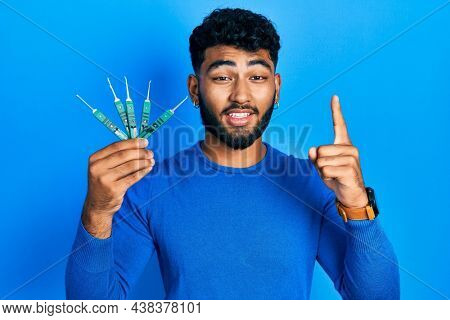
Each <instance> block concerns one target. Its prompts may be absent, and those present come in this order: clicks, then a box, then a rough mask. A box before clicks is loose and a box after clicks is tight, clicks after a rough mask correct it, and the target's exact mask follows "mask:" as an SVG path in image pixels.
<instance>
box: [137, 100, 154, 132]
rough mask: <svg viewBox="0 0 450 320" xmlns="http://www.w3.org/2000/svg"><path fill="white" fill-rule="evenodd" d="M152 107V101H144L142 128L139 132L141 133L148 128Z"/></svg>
mask: <svg viewBox="0 0 450 320" xmlns="http://www.w3.org/2000/svg"><path fill="white" fill-rule="evenodd" d="M151 107H152V104H151V102H150V101H148V100H147V101H144V107H143V108H142V118H141V128H140V130H139V131H140V132H142V131H144V130H145V129H147V127H148V122H149V118H150V108H151Z"/></svg>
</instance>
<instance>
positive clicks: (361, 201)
mask: <svg viewBox="0 0 450 320" xmlns="http://www.w3.org/2000/svg"><path fill="white" fill-rule="evenodd" d="M279 49H280V44H279V36H278V34H277V32H276V30H275V28H274V27H273V25H272V23H271V22H270V21H269V20H268V19H267V18H265V17H264V16H262V15H259V14H255V13H253V12H251V11H247V10H241V9H220V10H215V11H213V12H212V13H211V14H210V15H209V16H208V17H206V18H205V19H204V21H203V23H202V24H201V25H200V26H198V27H196V28H195V29H194V31H193V33H192V35H191V37H190V53H191V59H192V65H193V68H194V71H195V75H190V76H189V78H188V89H189V93H190V96H191V99H192V101H193V102H194V105H195V106H196V107H198V108H199V109H200V114H201V118H202V121H203V124H204V126H205V139H204V140H201V141H198V142H197V143H196V144H194V145H192V146H191V147H189V148H187V149H185V150H182V151H180V152H178V153H176V154H175V155H174V156H172V157H169V158H167V159H165V160H163V161H161V162H158V163H155V160H154V159H153V153H152V151H150V150H146V146H147V145H148V142H147V141H146V140H140V139H131V140H127V141H121V142H116V143H113V144H111V145H109V146H107V147H106V148H104V149H101V150H99V151H97V152H96V153H94V154H92V155H91V157H90V159H89V188H88V194H87V197H86V201H85V203H84V208H83V213H82V217H81V219H80V224H79V226H78V231H77V235H76V238H75V242H74V245H73V250H74V252H73V253H72V255H71V256H70V258H69V260H68V265H67V272H66V291H67V298H69V299H109V298H115V299H125V298H127V297H128V295H129V292H130V290H131V289H132V288H133V286H134V284H135V283H136V281H137V280H138V278H139V276H140V275H141V272H142V270H143V269H144V267H145V265H146V263H147V262H148V261H149V259H150V257H151V256H152V255H153V254H154V253H155V252H156V253H157V256H158V259H159V263H160V266H161V271H162V276H163V282H164V287H165V291H166V295H165V298H167V299H308V298H309V296H310V289H311V281H312V276H313V269H314V265H315V262H316V261H318V262H319V263H320V265H321V266H322V267H323V268H324V270H325V271H326V273H327V274H328V275H329V277H330V278H331V280H332V281H333V283H334V286H335V288H336V290H338V292H339V293H340V295H341V296H342V297H343V298H344V299H397V298H399V275H398V266H397V259H396V256H395V254H394V252H393V249H392V246H391V244H390V243H389V241H388V239H387V238H386V235H385V234H384V232H383V230H382V228H381V226H380V224H379V219H378V218H376V216H377V213H378V211H377V208H376V205H375V202H374V199H373V190H372V189H370V188H367V189H366V186H365V185H364V182H363V178H362V173H361V168H360V164H359V160H358V150H357V148H356V147H355V146H353V145H352V143H351V140H350V138H349V133H348V131H347V127H346V124H345V121H344V118H343V115H342V111H341V107H340V103H339V100H338V98H337V96H333V98H332V101H331V112H332V119H333V122H334V130H335V140H334V143H333V144H329V145H323V146H319V147H317V148H315V147H313V148H311V149H310V151H309V159H299V158H295V157H294V156H292V155H290V156H288V155H286V154H284V153H282V152H281V151H279V150H277V149H276V148H274V147H272V146H271V145H270V144H268V143H266V142H263V141H262V138H261V135H262V133H263V131H264V130H265V128H266V127H267V125H268V123H269V121H270V118H271V114H272V111H273V109H274V104H278V101H279V99H280V87H281V77H280V75H279V74H277V73H276V65H277V60H278V50H279ZM338 209H339V212H338Z"/></svg>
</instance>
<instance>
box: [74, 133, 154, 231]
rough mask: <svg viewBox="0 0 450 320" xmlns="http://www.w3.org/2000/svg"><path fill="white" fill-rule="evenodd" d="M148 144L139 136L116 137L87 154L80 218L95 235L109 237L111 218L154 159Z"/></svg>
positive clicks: (150, 168) (151, 165) (147, 170)
mask: <svg viewBox="0 0 450 320" xmlns="http://www.w3.org/2000/svg"><path fill="white" fill-rule="evenodd" d="M147 145H148V140H147V139H141V138H134V139H129V140H124V141H119V142H115V143H112V144H110V145H108V146H107V147H105V148H103V149H101V150H99V151H97V152H95V153H93V154H92V155H91V156H90V157H89V169H88V193H87V196H86V200H85V202H84V207H83V215H82V222H83V225H84V227H85V229H86V230H87V231H88V232H89V233H90V234H91V235H93V236H94V237H97V238H101V239H105V238H108V237H110V235H111V227H112V218H113V216H114V213H116V212H117V211H118V210H119V209H120V207H121V205H122V201H123V197H124V195H125V193H126V191H127V190H128V188H129V187H131V186H132V185H133V184H135V183H136V182H138V181H139V180H141V179H142V178H143V177H144V176H145V175H146V174H147V173H149V172H150V171H151V170H152V168H153V166H154V164H155V159H154V158H153V151H151V150H147V149H145V148H146V147H147Z"/></svg>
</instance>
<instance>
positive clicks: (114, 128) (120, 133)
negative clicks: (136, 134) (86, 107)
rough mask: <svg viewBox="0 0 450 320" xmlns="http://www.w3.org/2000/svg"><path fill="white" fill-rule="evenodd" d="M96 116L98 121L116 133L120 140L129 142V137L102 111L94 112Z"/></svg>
mask: <svg viewBox="0 0 450 320" xmlns="http://www.w3.org/2000/svg"><path fill="white" fill-rule="evenodd" d="M94 116H95V117H96V118H97V120H98V121H100V122H101V123H103V125H104V126H105V127H107V128H108V129H109V131H111V132H112V133H114V134H115V135H116V136H117V137H118V138H119V139H120V140H127V139H128V136H127V135H126V134H125V132H123V131H122V130H120V129H119V127H117V126H116V125H115V124H114V123H112V121H111V120H109V119H108V118H107V117H106V116H105V115H104V114H103V113H102V112H101V111H100V110H95V111H94Z"/></svg>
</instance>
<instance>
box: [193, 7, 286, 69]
mask: <svg viewBox="0 0 450 320" xmlns="http://www.w3.org/2000/svg"><path fill="white" fill-rule="evenodd" d="M215 45H232V46H235V47H237V48H239V49H244V50H247V51H250V52H254V51H257V50H259V49H266V50H268V51H269V54H270V58H271V59H272V61H273V63H274V66H275V68H276V66H277V62H278V50H280V47H281V46H280V36H279V35H278V33H277V31H276V30H275V27H274V26H273V24H272V22H271V21H270V20H269V19H268V18H266V17H265V16H263V15H261V14H257V13H254V12H252V11H250V10H245V9H239V8H234V9H233V8H224V9H215V10H214V11H213V12H211V13H210V14H209V15H208V16H207V17H205V18H204V19H203V22H202V24H201V25H199V26H197V27H196V28H195V29H194V30H193V31H192V34H191V36H190V37H189V51H190V53H191V62H192V67H193V68H194V71H195V73H196V74H198V72H199V71H200V66H201V64H202V63H203V60H204V58H205V56H204V55H205V50H206V49H207V48H209V47H213V46H215Z"/></svg>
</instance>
